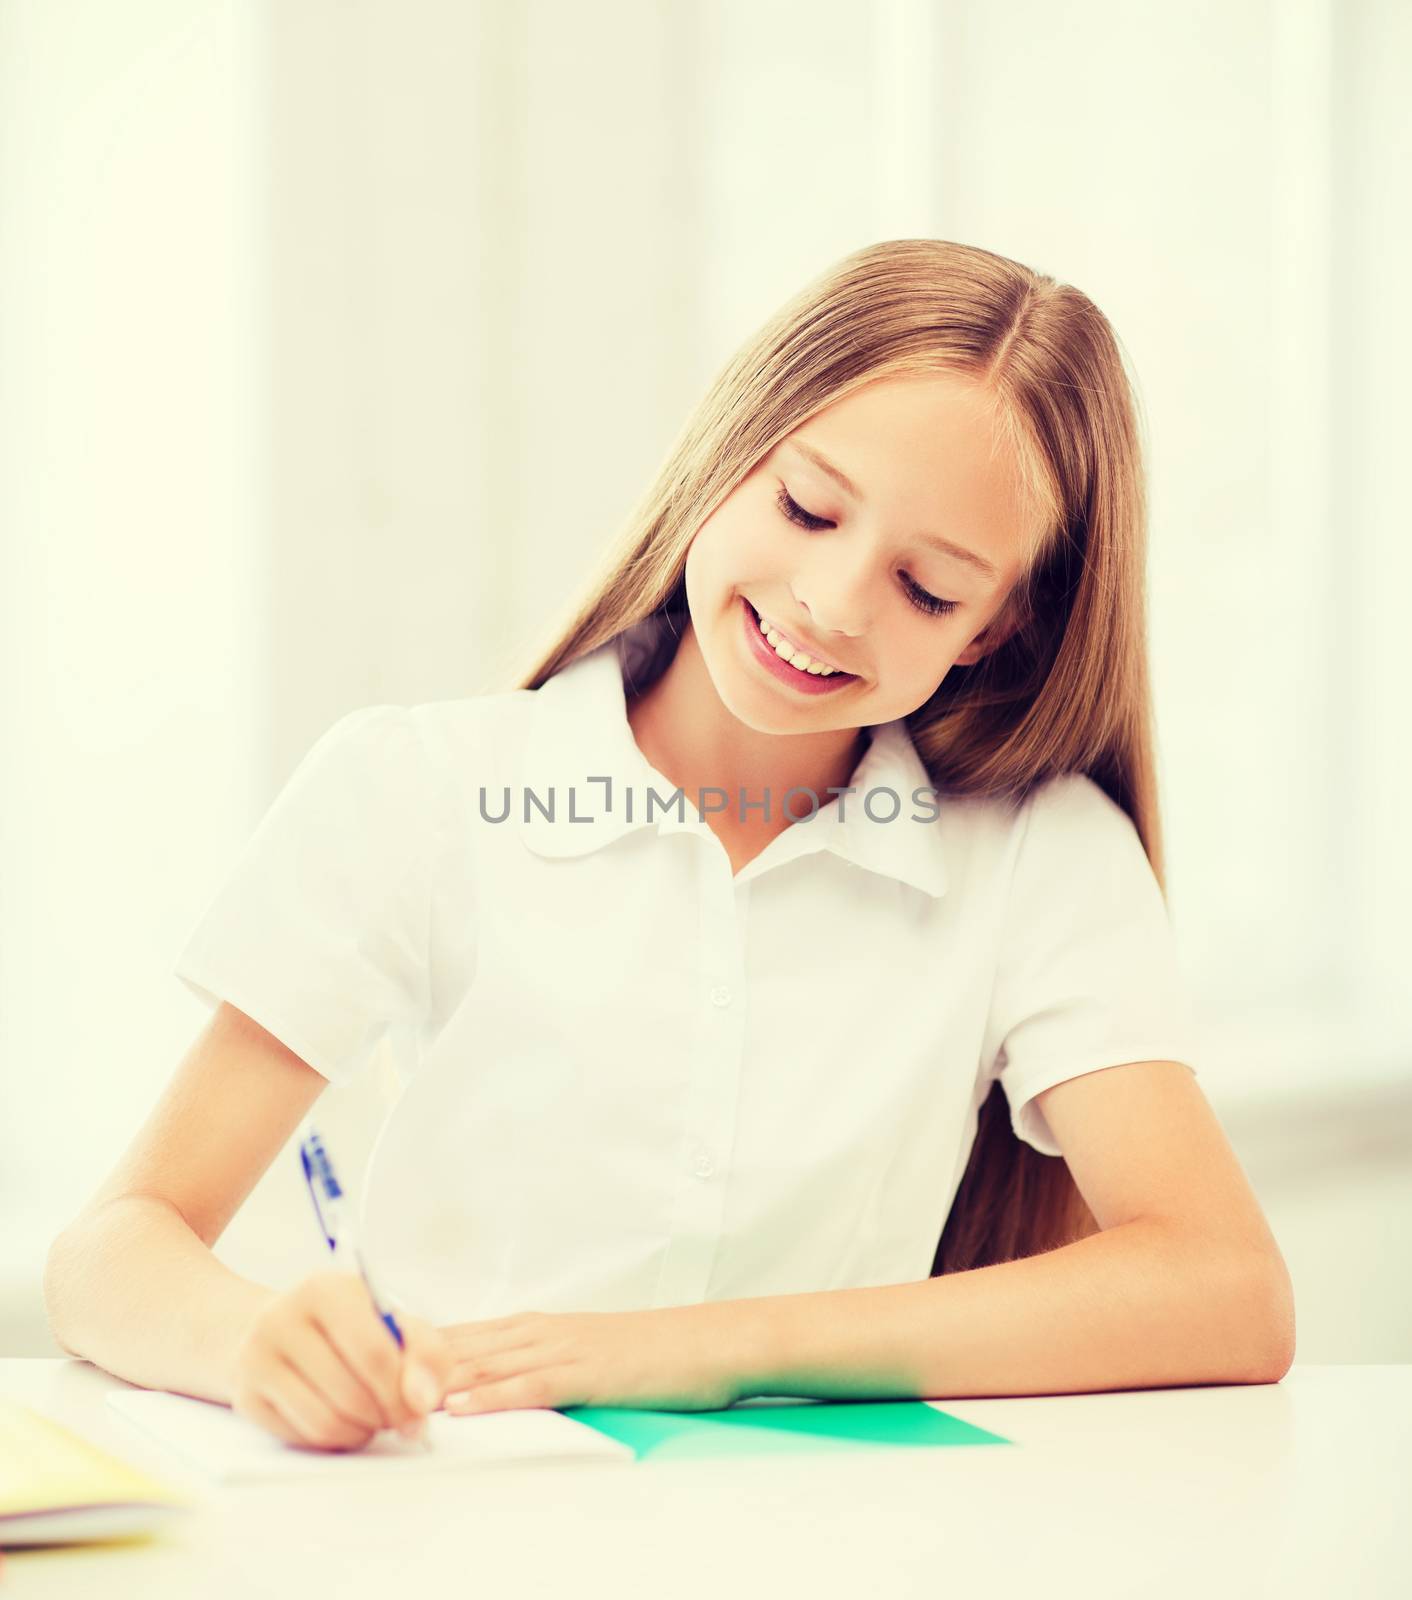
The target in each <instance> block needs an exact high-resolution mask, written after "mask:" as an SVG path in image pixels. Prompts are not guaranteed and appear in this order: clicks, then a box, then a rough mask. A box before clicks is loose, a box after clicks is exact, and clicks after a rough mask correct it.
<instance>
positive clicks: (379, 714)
mask: <svg viewBox="0 0 1412 1600" xmlns="http://www.w3.org/2000/svg"><path fill="white" fill-rule="evenodd" d="M427 768H428V757H427V754H426V749H425V746H424V745H423V742H422V736H421V733H420V730H419V727H418V724H417V722H416V720H415V719H414V717H413V716H412V714H411V713H410V712H409V711H408V710H407V709H405V708H403V707H400V706H369V707H365V708H363V709H361V710H358V711H353V712H350V713H349V714H348V715H347V716H345V717H343V718H342V719H341V720H339V721H338V722H336V723H334V724H333V726H332V727H331V728H329V729H328V731H327V732H325V733H324V734H323V735H322V736H321V737H320V738H319V739H318V740H316V741H315V743H314V744H313V746H312V747H311V748H310V749H309V751H308V753H307V754H306V755H305V757H304V759H303V760H302V761H301V762H300V764H299V766H298V767H297V768H296V769H295V771H294V773H293V775H292V776H291V777H290V779H289V781H288V782H287V783H286V784H285V786H284V788H283V790H282V791H281V792H280V793H279V795H278V796H277V797H276V799H275V801H274V803H273V805H271V807H270V809H269V810H268V811H267V812H266V814H265V816H264V818H263V819H262V820H261V822H260V824H259V826H258V827H257V828H256V829H255V831H254V833H253V834H252V835H251V837H250V839H249V840H248V842H247V843H246V845H245V847H244V849H243V850H242V851H241V852H240V854H239V856H238V857H237V859H236V861H235V865H234V867H233V869H232V870H231V872H230V873H229V875H228V876H227V878H226V879H225V881H224V883H223V884H222V885H221V886H220V888H219V889H218V891H217V893H216V895H215V898H214V899H213V900H212V902H211V903H210V905H209V906H208V907H207V908H206V910H205V912H204V913H203V914H202V916H201V918H200V920H199V921H198V923H197V924H196V927H195V929H194V930H193V931H192V933H191V934H190V936H189V938H188V939H187V942H186V945H185V948H184V949H183V950H182V952H181V955H180V957H179V958H178V960H177V963H176V967H175V972H176V975H177V977H179V978H180V979H181V980H182V982H183V983H185V984H186V985H187V987H188V988H190V989H191V990H192V991H193V993H195V994H196V995H198V996H199V997H200V998H202V999H204V1000H206V1001H209V1002H212V1003H216V1002H219V1001H220V1000H228V1001H229V1002H230V1003H231V1004H232V1005H234V1006H238V1007H239V1008H240V1009H241V1010H242V1011H244V1012H246V1013H247V1015H249V1016H251V1017H253V1018H254V1019H255V1021H256V1022H258V1023H259V1024H260V1025H261V1027H263V1028H266V1029H268V1030H269V1032H271V1033H272V1034H274V1035H275V1037H276V1038H278V1039H279V1040H280V1041H281V1042H282V1043H284V1044H285V1045H287V1046H288V1047H289V1048H290V1049H291V1050H293V1051H294V1052H295V1054H296V1055H298V1056H300V1057H302V1058H303V1059H304V1060H305V1061H307V1062H308V1063H309V1065H310V1066H311V1067H314V1068H315V1069H316V1070H317V1071H319V1072H321V1073H322V1074H323V1075H324V1077H326V1078H327V1079H329V1081H330V1082H332V1083H339V1084H342V1083H347V1082H349V1081H350V1080H351V1079H353V1078H355V1077H356V1076H357V1075H358V1074H359V1073H360V1072H361V1070H362V1068H363V1067H364V1065H365V1064H366V1063H367V1062H368V1060H369V1059H370V1058H371V1055H372V1052H373V1049H374V1047H375V1046H376V1044H377V1043H378V1041H379V1040H380V1039H381V1038H382V1036H383V1035H384V1033H385V1032H386V1031H387V1030H388V1028H389V1027H391V1026H393V1025H394V1024H402V1023H411V1022H418V1021H420V1019H421V1017H422V1015H423V1014H424V1012H425V1010H426V1008H427V994H428V972H427V927H428V897H429V890H430V884H429V868H428V855H429V850H430V839H431V829H432V818H431V814H430V812H431V794H432V786H431V781H430V775H429V772H428V770H427Z"/></svg>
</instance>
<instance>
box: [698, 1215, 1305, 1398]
mask: <svg viewBox="0 0 1412 1600" xmlns="http://www.w3.org/2000/svg"><path fill="white" fill-rule="evenodd" d="M707 1309H710V1310H714V1311H715V1312H717V1313H721V1314H724V1317H725V1325H724V1326H723V1328H722V1332H723V1333H724V1334H725V1336H726V1337H727V1339H729V1340H733V1345H732V1350H733V1354H732V1359H733V1360H734V1362H735V1367H736V1370H737V1371H738V1372H739V1373H740V1375H741V1383H742V1387H741V1390H740V1397H741V1398H745V1397H747V1396H749V1395H800V1396H809V1397H813V1398H817V1399H858V1400H861V1399H884V1398H903V1397H911V1398H926V1399H944V1398H948V1397H951V1398H956V1399H961V1398H964V1397H965V1396H968V1395H969V1396H985V1395H1023V1394H1073V1393H1085V1392H1090V1391H1096V1390H1105V1389H1146V1388H1162V1387H1168V1386H1171V1385H1177V1384H1210V1383H1275V1382H1278V1381H1279V1379H1280V1378H1282V1377H1283V1376H1284V1374H1285V1372H1286V1371H1287V1370H1288V1369H1289V1365H1290V1362H1291V1361H1292V1360H1293V1354H1294V1313H1293V1297H1292V1294H1291V1291H1290V1287H1289V1277H1288V1273H1287V1272H1286V1271H1285V1268H1284V1263H1283V1261H1282V1260H1280V1259H1279V1258H1278V1257H1276V1258H1274V1259H1273V1260H1271V1259H1268V1258H1265V1257H1261V1258H1259V1259H1252V1258H1251V1257H1250V1256H1249V1255H1245V1254H1240V1253H1237V1252H1235V1251H1233V1250H1229V1249H1223V1248H1218V1247H1216V1246H1214V1245H1212V1244H1210V1243H1208V1242H1206V1241H1198V1240H1195V1239H1192V1238H1191V1237H1190V1236H1187V1235H1184V1234H1182V1233H1181V1232H1180V1230H1178V1229H1175V1228H1173V1227H1171V1226H1170V1225H1168V1224H1166V1223H1162V1222H1156V1221H1149V1220H1145V1219H1144V1220H1140V1221H1135V1222H1128V1223H1123V1224H1121V1225H1119V1226H1116V1227H1113V1228H1109V1229H1107V1230H1105V1231H1103V1232H1101V1233H1096V1234H1092V1235H1090V1236H1089V1237H1087V1238H1085V1239H1080V1240H1077V1241H1076V1242H1075V1243H1073V1244H1069V1245H1065V1246H1063V1247H1062V1248H1060V1249H1057V1250H1051V1251H1048V1252H1046V1253H1045V1254H1043V1255H1038V1256H1030V1257H1028V1258H1026V1259H1024V1260H1020V1261H1007V1262H1004V1263H1002V1264H1000V1265H997V1266H990V1267H980V1268H977V1269H975V1270H973V1271H969V1272H959V1273H951V1274H948V1275H946V1276H945V1277H941V1278H928V1279H925V1280H923V1281H921V1282H918V1283H902V1284H895V1285H888V1286H885V1287H881V1288H875V1289H836V1290H827V1291H824V1292H822V1293H810V1294H793V1295H771V1296H764V1297H761V1298H759V1299H755V1300H735V1301H722V1302H719V1303H718V1304H717V1305H716V1306H715V1307H714V1308H707Z"/></svg>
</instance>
